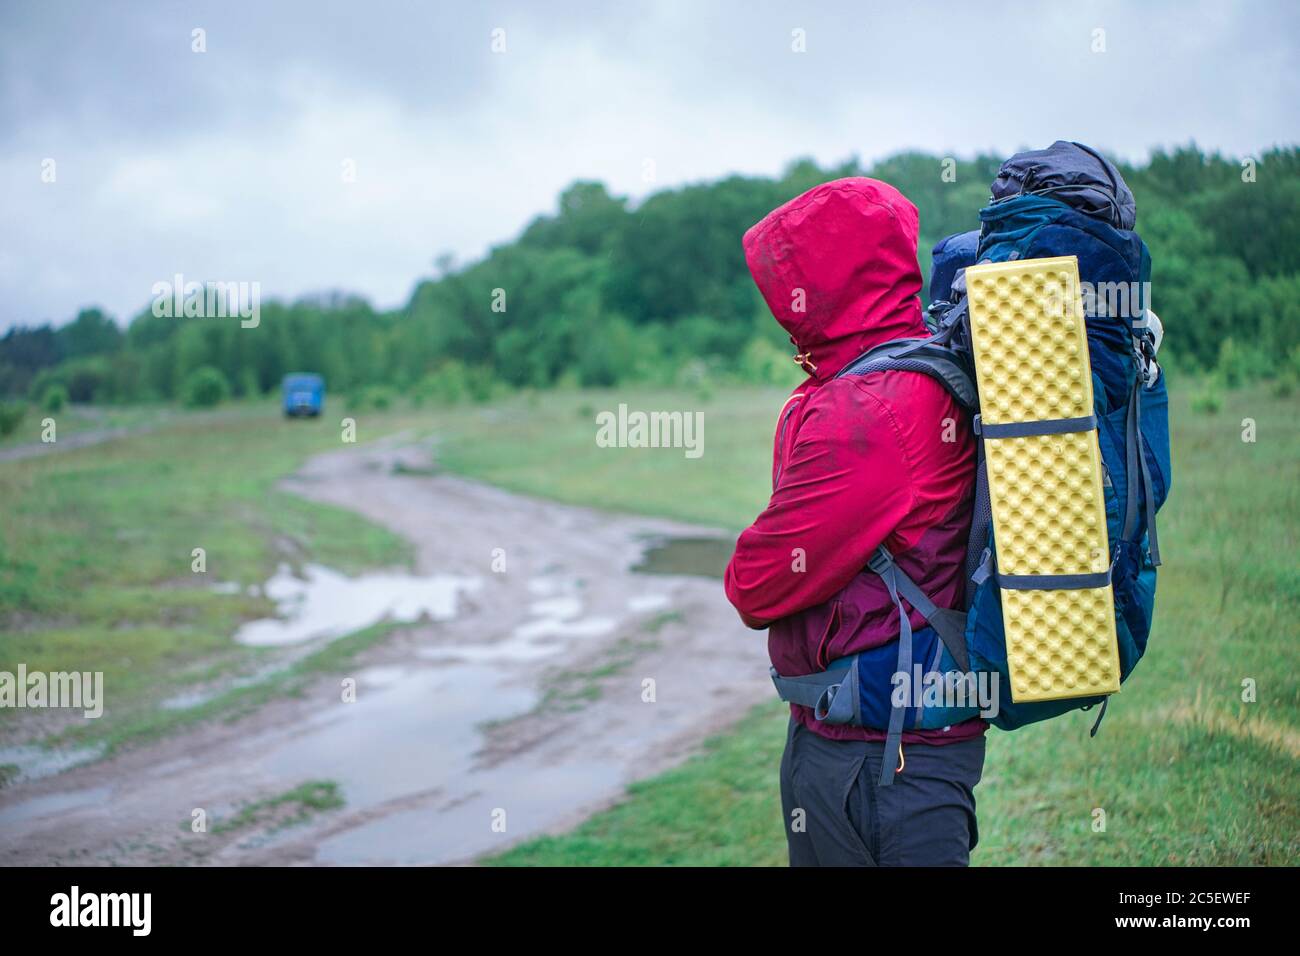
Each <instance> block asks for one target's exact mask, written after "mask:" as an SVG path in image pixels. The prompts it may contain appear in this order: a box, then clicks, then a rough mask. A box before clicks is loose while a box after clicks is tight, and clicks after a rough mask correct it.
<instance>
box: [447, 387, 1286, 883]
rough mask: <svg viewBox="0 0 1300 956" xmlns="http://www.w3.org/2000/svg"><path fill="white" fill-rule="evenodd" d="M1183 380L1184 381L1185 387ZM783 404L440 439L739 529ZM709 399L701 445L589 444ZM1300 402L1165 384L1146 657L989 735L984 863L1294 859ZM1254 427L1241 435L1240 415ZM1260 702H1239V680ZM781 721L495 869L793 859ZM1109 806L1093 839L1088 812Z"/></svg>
mask: <svg viewBox="0 0 1300 956" xmlns="http://www.w3.org/2000/svg"><path fill="white" fill-rule="evenodd" d="M1186 393H1193V394H1194V389H1188V390H1186ZM781 398H782V396H781V395H780V394H774V393H771V392H767V391H760V390H749V391H741V390H737V391H731V392H722V393H719V394H718V395H717V397H715V398H713V399H712V400H710V401H703V402H702V401H700V400H698V399H694V398H692V397H690V396H687V395H681V394H678V395H674V394H671V393H659V392H625V391H618V392H611V393H587V394H585V395H565V396H557V397H556V398H555V399H554V400H551V399H550V398H549V397H548V398H547V400H546V401H545V402H544V404H539V405H537V406H535V407H529V406H528V405H527V403H525V402H516V403H515V404H514V405H512V406H510V407H509V409H508V410H506V409H502V410H501V413H500V414H499V416H494V415H489V416H487V417H481V418H480V419H479V420H478V421H477V423H476V424H475V427H474V428H473V430H472V434H473V438H472V441H471V440H470V438H469V434H468V431H467V434H466V435H465V436H464V437H462V438H460V439H459V440H457V439H453V440H451V441H450V442H449V443H448V445H447V446H446V447H445V448H444V449H443V454H442V460H443V462H444V463H445V464H447V465H448V466H449V467H452V468H454V469H458V470H460V471H463V472H465V473H466V474H469V475H472V476H475V477H479V478H483V479H485V480H488V481H493V482H496V483H498V484H503V485H506V486H508V487H511V488H515V489H518V490H522V491H529V492H533V493H536V494H542V495H548V496H551V497H556V498H560V499H563V500H567V501H574V502H587V503H594V504H597V505H599V506H603V507H608V508H619V509H626V510H631V511H642V512H647V513H657V514H663V515H668V516H672V517H678V518H686V519H693V520H698V521H704V522H708V523H713V524H718V525H722V526H725V527H730V528H733V529H738V528H740V527H743V526H744V525H745V524H746V523H748V521H750V520H751V519H752V517H753V515H754V514H756V513H757V512H758V511H759V510H760V509H761V507H762V505H763V504H764V502H765V500H766V497H767V493H768V475H769V468H770V454H771V440H772V431H773V425H774V419H775V415H776V411H777V409H778V408H779V407H780V404H781ZM619 401H625V402H627V403H628V404H629V405H630V406H631V407H633V408H641V409H666V410H668V409H690V410H694V409H697V408H698V409H700V410H702V411H704V413H705V419H706V427H705V454H704V456H703V458H701V459H699V460H697V461H692V460H687V459H685V458H684V457H683V456H682V455H681V453H680V451H671V450H653V449H648V450H613V449H601V448H597V447H596V446H595V443H594V434H595V425H594V413H595V411H598V410H601V409H604V408H611V409H612V408H615V407H616V406H617V403H618V402H619ZM1297 413H1300V403H1297V402H1296V401H1295V400H1294V399H1293V398H1287V397H1279V396H1276V395H1273V394H1271V393H1270V392H1269V391H1268V390H1266V389H1264V388H1259V389H1255V390H1251V391H1237V392H1227V393H1224V394H1223V396H1222V405H1221V408H1220V409H1219V410H1217V411H1214V412H1212V413H1207V411H1206V410H1205V409H1204V408H1202V410H1200V411H1195V412H1194V411H1192V410H1191V409H1190V408H1189V406H1188V402H1187V400H1186V397H1185V392H1184V391H1180V390H1178V389H1176V397H1175V400H1174V403H1173V407H1172V410H1171V418H1172V425H1173V445H1174V449H1173V452H1174V467H1175V477H1174V487H1173V495H1172V497H1171V499H1170V502H1169V504H1168V506H1167V507H1166V508H1165V509H1164V510H1163V511H1162V513H1161V522H1160V530H1161V545H1162V550H1163V551H1164V557H1165V565H1164V567H1163V568H1162V569H1161V576H1160V589H1159V594H1158V597H1157V614H1156V628H1155V632H1154V634H1153V635H1152V638H1151V643H1150V646H1149V649H1148V653H1147V656H1146V658H1145V659H1144V661H1143V663H1142V665H1141V666H1140V667H1139V668H1138V670H1137V671H1136V672H1135V673H1134V675H1133V677H1132V678H1131V679H1130V680H1129V681H1128V682H1127V683H1126V684H1125V686H1124V690H1123V692H1122V693H1121V695H1120V696H1119V697H1117V698H1116V699H1115V700H1114V701H1113V702H1112V705H1111V707H1110V709H1109V713H1108V715H1107V717H1106V720H1105V722H1104V724H1103V725H1102V728H1101V731H1100V732H1099V735H1098V736H1097V737H1096V738H1095V739H1092V740H1090V739H1089V738H1088V727H1089V726H1090V724H1091V717H1092V715H1090V714H1083V713H1076V714H1072V715H1069V716H1067V717H1063V718H1060V719H1057V720H1054V721H1049V722H1047V723H1044V724H1040V725H1036V726H1031V727H1028V728H1024V729H1022V730H1019V731H1016V732H1015V733H1013V734H1004V733H1001V732H998V731H990V735H989V751H988V759H987V763H986V766H985V777H984V782H983V783H982V784H981V785H980V787H979V788H978V790H977V791H976V795H977V798H978V801H979V807H980V833H981V841H980V845H979V847H978V848H977V849H976V851H975V854H974V856H973V860H972V862H974V863H976V864H982V865H1004V864H1071V865H1120V864H1134V865H1159V864H1182V865H1222V864H1274V865H1277V864H1289V865H1294V864H1295V863H1296V862H1298V861H1300V845H1298V841H1297V834H1298V833H1300V812H1298V811H1297V799H1298V798H1300V777H1298V775H1297V758H1300V680H1297V676H1296V672H1295V668H1294V660H1295V647H1294V641H1295V638H1296V628H1295V620H1296V619H1297V615H1298V614H1300V569H1298V566H1297V561H1296V559H1295V556H1296V554H1297V546H1298V545H1300V542H1298V541H1297V536H1298V532H1300V414H1297ZM1246 418H1252V419H1254V420H1255V422H1256V424H1257V430H1258V438H1257V441H1256V442H1255V443H1253V444H1247V443H1243V442H1242V440H1241V436H1242V429H1243V425H1242V421H1243V419H1246ZM1247 679H1252V680H1254V681H1255V683H1256V686H1257V687H1258V701H1257V702H1256V703H1251V704H1246V703H1242V701H1241V693H1242V682H1243V680H1247ZM784 729H785V718H784V715H783V708H781V707H780V706H779V705H776V704H772V705H765V706H763V707H760V708H758V709H756V710H755V711H754V712H753V713H751V714H750V715H749V716H748V717H746V718H745V720H744V721H742V723H741V724H740V725H739V727H738V728H737V729H736V730H735V731H733V732H732V733H729V734H726V735H724V736H722V737H720V738H718V739H716V740H714V741H712V742H711V743H710V744H709V746H708V747H707V748H706V750H705V752H704V753H703V754H702V755H700V756H698V757H696V758H695V759H692V760H691V761H689V762H687V763H686V764H685V765H684V766H682V767H680V768H678V769H677V770H674V771H672V772H670V773H667V774H665V775H663V776H661V777H657V778H655V779H653V780H649V781H645V782H643V783H641V784H638V785H636V786H635V787H633V788H631V789H630V791H629V793H628V795H627V799H626V800H625V801H624V802H623V803H621V804H620V805H619V806H617V807H615V808H613V809H612V810H610V811H608V812H606V813H603V814H600V815H598V816H596V817H595V818H593V819H592V820H589V821H588V822H586V823H584V824H582V825H581V826H579V827H578V828H577V829H576V830H574V831H573V832H572V833H569V834H567V835H563V836H556V837H545V838H542V839H538V840H533V841H529V842H526V843H524V844H522V845H521V846H519V847H517V848H515V849H513V850H510V851H508V852H506V853H504V854H502V855H501V856H499V857H495V858H493V859H492V860H490V861H488V862H490V863H493V864H502V865H511V864H517V865H531V864H553V865H565V864H588V865H620V864H644V863H671V864H683V865H712V864H717V863H728V864H749V865H764V864H779V863H781V862H783V861H784V839H783V836H782V830H781V818H780V806H779V800H778V794H777V765H778V761H779V757H780V751H781V748H782V746H783V744H784ZM1096 808H1100V809H1102V810H1104V811H1105V814H1106V817H1105V821H1106V827H1105V831H1104V832H1094V830H1093V820H1094V814H1093V811H1094V809H1096Z"/></svg>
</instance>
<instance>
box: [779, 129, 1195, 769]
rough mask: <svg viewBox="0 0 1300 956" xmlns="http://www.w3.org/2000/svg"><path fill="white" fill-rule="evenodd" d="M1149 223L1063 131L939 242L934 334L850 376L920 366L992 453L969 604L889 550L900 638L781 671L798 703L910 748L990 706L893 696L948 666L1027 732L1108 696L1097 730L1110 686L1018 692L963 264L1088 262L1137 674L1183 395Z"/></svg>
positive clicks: (1093, 349) (867, 357)
mask: <svg viewBox="0 0 1300 956" xmlns="http://www.w3.org/2000/svg"><path fill="white" fill-rule="evenodd" d="M1134 219H1135V207H1134V203H1133V197H1132V193H1130V192H1129V190H1128V187H1127V186H1126V185H1125V184H1124V182H1123V180H1122V179H1121V178H1120V176H1119V173H1118V171H1117V170H1115V168H1114V167H1113V166H1112V165H1111V164H1110V163H1109V162H1108V161H1106V160H1105V159H1104V158H1102V157H1101V156H1100V155H1098V154H1096V153H1095V152H1093V151H1092V150H1089V149H1088V148H1087V147H1084V146H1080V145H1078V144H1074V143H1060V142H1058V143H1056V144H1054V145H1053V146H1052V147H1051V148H1049V149H1048V150H1042V151H1037V152H1033V153H1022V154H1018V155H1017V156H1014V157H1012V158H1011V159H1010V160H1008V161H1007V162H1006V163H1005V164H1003V167H1002V170H1001V171H1000V173H999V177H998V179H997V180H996V181H995V183H994V185H993V199H992V201H991V202H990V204H989V205H988V206H986V207H985V208H984V209H982V210H980V220H981V223H982V225H981V228H980V229H979V230H978V231H972V232H967V233H960V234H958V235H955V236H949V237H947V238H946V239H943V240H942V241H940V242H939V244H938V245H936V246H935V247H934V255H933V260H932V262H933V265H932V269H931V287H930V293H931V300H932V301H931V304H930V306H929V309H928V310H927V324H928V325H929V327H930V330H931V332H932V333H933V334H932V335H931V336H930V337H928V338H924V339H901V340H897V341H894V342H887V343H885V344H883V345H880V346H877V347H876V348H874V349H872V350H870V351H869V352H867V353H865V354H864V355H862V356H860V357H859V358H858V359H856V360H854V361H853V362H852V363H850V364H849V365H848V366H847V367H846V368H845V369H844V370H843V371H841V372H840V375H864V374H867V373H869V372H877V371H883V370H905V371H913V372H921V373H923V374H926V375H929V376H931V377H932V378H935V379H936V380H938V381H939V382H940V383H941V384H943V385H944V386H945V388H947V390H948V391H949V392H950V393H951V394H952V395H953V397H954V398H955V399H956V401H957V403H958V404H959V405H960V406H961V407H962V408H963V409H965V410H967V411H968V412H970V413H971V415H972V427H973V430H974V431H975V433H976V436H977V442H978V457H977V471H976V486H975V503H974V516H973V520H972V524H971V533H970V539H969V543H968V546H967V559H966V594H965V605H966V606H965V608H962V609H956V608H941V607H937V606H936V605H935V604H934V602H933V601H931V600H930V599H929V598H928V597H927V596H926V595H925V594H924V593H923V592H922V591H921V589H920V588H919V587H917V586H916V584H915V583H914V582H913V581H911V579H910V578H909V577H908V576H907V575H906V574H905V573H904V572H903V571H902V570H901V569H900V568H898V566H897V565H896V564H895V563H894V561H893V558H892V556H891V555H890V554H889V552H888V551H887V550H886V549H885V548H883V547H881V548H880V549H879V550H878V551H877V552H876V554H875V555H874V556H873V558H872V560H871V562H870V565H869V567H870V569H871V570H872V571H874V572H876V573H877V574H879V575H880V576H881V578H882V579H883V580H884V582H885V585H886V587H887V589H888V591H889V594H890V596H891V597H892V598H893V600H894V603H895V605H896V606H897V608H898V611H899V618H900V633H899V641H898V645H897V647H895V646H894V645H893V644H892V643H891V644H888V645H885V646H882V647H878V648H874V649H872V650H869V651H864V652H862V653H860V654H857V655H854V656H853V657H850V658H845V659H843V660H839V661H833V662H831V665H830V667H829V668H828V669H827V671H825V672H823V673H820V674H812V675H807V676H805V677H794V678H786V677H781V676H780V675H777V674H776V673H775V672H773V675H772V677H773V680H774V682H775V683H776V685H777V690H778V693H780V695H781V697H782V698H783V699H785V700H789V701H792V702H794V703H800V704H805V705H806V706H809V707H812V708H813V709H814V714H815V716H816V717H817V719H819V720H824V721H827V722H830V723H848V724H856V725H859V726H867V727H881V728H886V729H887V736H886V742H885V752H886V753H887V754H890V753H897V749H898V743H899V741H900V740H901V734H902V731H903V730H904V729H938V728H942V727H946V726H948V725H951V724H955V723H958V722H960V721H963V720H967V719H969V718H971V717H974V716H976V715H977V714H979V713H980V707H979V706H978V705H977V704H974V703H972V704H971V706H949V705H946V704H944V703H938V704H937V705H933V704H932V705H929V706H927V705H926V704H925V703H924V702H922V703H919V704H918V703H915V702H908V701H906V700H904V701H903V703H901V704H900V703H898V702H897V701H896V700H892V699H891V689H892V688H893V686H894V675H895V674H905V675H909V676H910V675H912V674H913V673H916V672H917V668H921V670H920V673H922V674H923V675H935V676H936V677H939V678H940V686H942V684H941V681H942V675H952V674H958V675H965V676H966V677H967V678H979V677H980V676H982V675H993V674H997V675H998V677H997V682H996V683H997V687H998V695H999V700H998V712H997V714H996V716H993V717H991V718H990V722H991V723H992V724H993V725H994V726H996V727H998V728H1000V729H1002V730H1014V729H1016V728H1018V727H1023V726H1025V725H1026V724H1030V723H1035V722H1037V721H1040V720H1046V719H1048V718H1051V717H1056V716H1058V715H1060V714H1064V713H1067V712H1069V711H1072V710H1077V709H1084V710H1087V709H1090V708H1091V707H1093V706H1095V705H1097V704H1099V703H1100V704H1101V710H1100V712H1099V714H1098V717H1097V720H1096V722H1095V723H1094V724H1093V727H1092V730H1091V734H1094V735H1095V734H1096V732H1097V728H1098V726H1099V725H1100V723H1101V717H1102V716H1104V714H1105V708H1106V703H1107V701H1108V700H1109V698H1108V697H1082V698H1074V699H1069V700H1053V701H1039V702H1027V703H1015V702H1013V701H1012V699H1011V680H1010V674H1009V672H1008V667H1007V651H1006V638H1005V635H1004V633H1003V618H1002V606H1001V590H1000V587H1001V586H1008V585H1007V584H1006V583H1005V582H1004V583H1003V584H1001V585H1000V584H999V580H998V575H997V542H996V541H995V540H994V538H993V524H992V520H991V519H992V512H991V508H990V504H989V490H988V480H987V476H986V472H985V463H984V447H983V439H982V438H980V437H979V431H980V424H979V395H978V392H977V389H976V386H975V375H974V362H973V358H972V354H971V350H970V320H969V315H968V313H967V310H966V300H965V275H964V270H965V268H966V267H967V266H970V265H973V264H975V263H976V262H1003V261H1008V260H1013V259H1037V258H1048V257H1054V256H1070V255H1072V256H1076V257H1077V258H1078V262H1079V279H1080V283H1081V285H1082V287H1083V289H1084V303H1083V304H1084V312H1085V324H1086V330H1087V338H1088V351H1089V357H1090V360H1091V364H1092V377H1093V413H1094V416H1095V418H1096V428H1097V433H1098V443H1099V446H1100V450H1101V458H1102V468H1103V488H1104V492H1105V505H1106V524H1107V532H1108V536H1109V541H1110V551H1111V555H1110V557H1111V565H1110V580H1111V586H1112V588H1113V591H1114V597H1115V623H1116V631H1117V636H1118V641H1119V657H1120V680H1121V681H1123V680H1125V679H1127V677H1128V675H1129V674H1130V673H1131V672H1132V670H1133V668H1134V667H1135V666H1136V665H1137V662H1138V661H1139V660H1140V659H1141V657H1142V655H1143V653H1144V652H1145V651H1146V645H1147V638H1148V636H1149V635H1150V633H1151V623H1152V616H1153V613H1154V607H1155V589H1156V566H1157V565H1159V564H1160V549H1159V544H1158V540H1157V534H1156V512H1157V511H1158V510H1159V509H1160V507H1161V505H1163V504H1164V501H1165V498H1166V496H1167V495H1168V493H1169V485H1170V478H1171V468H1170V455H1169V427H1168V398H1167V394H1166V391H1165V381H1164V376H1163V374H1162V373H1161V372H1160V369H1159V366H1158V365H1157V364H1156V362H1155V346H1156V344H1157V340H1156V337H1155V335H1154V333H1153V330H1152V328H1151V325H1150V323H1149V321H1148V302H1147V294H1148V293H1147V290H1148V289H1149V282H1150V275H1151V258H1150V254H1149V253H1148V251H1147V247H1146V245H1145V243H1143V242H1142V240H1141V238H1139V236H1138V235H1137V233H1136V232H1134V231H1132V227H1133V225H1134ZM903 601H906V602H907V604H909V605H910V606H911V607H913V608H915V609H916V610H917V611H919V612H921V613H922V614H923V615H924V617H925V618H926V621H927V626H926V627H923V628H919V629H917V630H916V631H915V633H913V630H912V627H911V625H910V623H909V621H908V614H907V612H906V609H905V608H904V607H903V603H902V602H903ZM949 683H951V681H949ZM985 684H986V686H987V685H988V684H991V682H985ZM893 775H894V767H893V766H892V765H891V761H888V760H886V761H884V762H883V766H882V768H881V779H880V782H881V784H883V785H888V784H889V783H890V782H892V779H893Z"/></svg>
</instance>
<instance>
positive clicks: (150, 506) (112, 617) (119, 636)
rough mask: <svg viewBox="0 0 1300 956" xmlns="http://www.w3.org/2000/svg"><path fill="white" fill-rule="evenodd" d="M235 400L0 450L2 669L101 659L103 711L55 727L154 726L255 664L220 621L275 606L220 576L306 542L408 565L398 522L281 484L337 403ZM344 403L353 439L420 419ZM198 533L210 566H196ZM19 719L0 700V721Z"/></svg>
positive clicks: (255, 573)
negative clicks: (51, 449)
mask: <svg viewBox="0 0 1300 956" xmlns="http://www.w3.org/2000/svg"><path fill="white" fill-rule="evenodd" d="M232 412H233V413H232V414H225V415H221V416H214V415H212V414H209V413H200V414H190V415H178V416H176V417H175V418H174V419H173V420H170V421H168V422H166V423H165V424H163V425H162V426H160V427H159V428H158V430H157V431H153V432H150V433H148V434H141V435H136V436H132V437H127V438H122V439H118V440H115V441H112V442H108V443H105V444H102V445H95V446H92V447H87V448H82V449H75V450H70V451H65V452H59V453H56V454H50V455H45V456H40V457H37V458H30V459H26V460H22V461H16V462H6V463H3V465H0V501H3V502H4V507H5V513H4V522H3V524H0V633H3V635H4V638H3V640H2V641H0V670H11V671H12V670H13V669H15V668H16V666H17V664H18V663H19V662H22V663H25V664H26V665H27V667H28V669H29V670H49V671H56V670H65V669H76V670H82V671H103V672H104V682H105V693H106V698H107V701H106V713H105V715H104V717H102V718H100V719H99V720H97V721H87V722H80V721H79V722H77V723H76V724H75V725H74V726H73V727H72V728H71V730H70V732H69V734H68V736H67V737H65V738H60V742H68V741H69V740H77V741H79V742H89V741H96V740H103V741H107V742H108V743H109V744H110V745H111V746H113V747H115V746H117V745H119V744H120V743H123V742H125V741H127V740H129V739H130V738H132V737H133V736H137V735H138V736H145V737H149V736H155V735H157V734H158V733H160V732H162V731H163V730H165V729H166V728H167V727H168V726H170V725H172V724H180V723H184V722H188V721H190V720H192V719H193V717H194V715H192V714H187V712H186V711H164V710H159V709H158V708H157V707H156V704H157V702H158V700H160V699H162V698H164V697H168V696H171V695H173V694H175V693H176V692H177V691H178V690H180V689H183V687H184V686H186V685H187V684H193V683H198V682H203V681H208V680H212V679H213V678H215V677H218V676H220V675H222V674H225V673H235V672H247V671H250V670H256V669H257V668H258V667H259V666H263V665H264V663H265V661H266V659H267V658H266V655H267V654H268V653H270V652H268V651H266V650H264V649H251V648H243V647H239V646H237V645H235V644H234V643H233V642H232V641H231V640H230V636H231V634H232V633H233V632H234V631H235V629H236V628H237V627H238V625H239V624H240V623H241V622H242V621H244V620H247V619H249V618H252V617H261V616H265V615H267V614H269V613H272V612H273V610H274V609H273V607H272V605H271V604H270V602H269V601H267V600H265V599H263V598H260V597H254V596H248V595H247V594H245V593H243V591H242V589H241V591H240V592H239V593H234V594H227V593H218V592H217V591H215V590H213V588H212V585H214V584H216V583H217V582H237V583H238V584H240V585H241V586H247V585H251V584H254V583H257V584H260V583H261V582H263V581H264V580H265V579H266V578H267V577H269V576H270V575H271V574H272V573H273V572H274V570H275V567H276V565H277V564H278V563H280V562H282V561H287V562H289V563H291V564H294V563H297V562H299V561H301V560H303V559H304V558H306V557H308V556H309V557H310V559H311V560H313V561H318V562H321V563H324V564H327V565H330V566H332V567H337V568H340V569H342V570H345V571H360V570H362V569H363V568H369V567H374V566H376V565H394V564H399V565H409V562H410V560H411V550H410V546H409V544H408V543H407V542H405V541H404V540H402V539H401V538H399V537H397V536H396V535H393V534H391V533H389V532H387V531H385V530H384V529H381V528H379V527H377V526H375V525H373V524H371V523H369V522H367V521H365V520H363V519H362V518H360V517H359V516H357V515H355V514H353V513H351V512H349V511H345V510H343V509H339V508H333V507H329V506H325V505H320V504H316V503H312V502H307V501H304V500H303V499H301V498H299V497H297V496H295V495H291V494H288V493H286V492H282V491H279V490H277V489H276V487H275V486H276V482H277V481H279V480H280V479H281V478H283V477H284V476H286V475H289V474H291V473H292V472H293V471H294V470H295V469H296V468H297V467H298V466H299V465H300V464H301V463H302V462H303V460H304V459H305V458H307V457H308V456H309V455H311V454H313V453H315V452H320V451H327V450H335V449H338V448H340V447H342V446H341V442H340V429H339V427H338V420H337V419H336V418H333V417H326V418H323V419H321V420H317V421H292V422H287V421H284V420H282V419H281V418H280V416H279V415H278V413H277V411H276V409H275V408H274V407H273V406H272V405H270V404H266V405H260V406H245V407H244V408H242V409H236V410H232ZM354 417H356V418H357V420H358V428H359V435H360V437H361V438H363V439H370V438H375V437H379V436H380V435H382V434H384V433H386V432H390V431H392V430H394V429H397V428H400V427H407V426H411V425H413V424H418V425H424V426H427V424H428V420H427V416H425V417H421V418H414V417H412V416H410V415H409V414H408V415H405V416H404V415H401V414H396V413H385V414H382V415H381V414H378V413H367V414H361V415H355V416H354ZM195 548H203V549H204V551H205V552H206V565H207V567H206V572H205V573H195V572H194V571H193V570H192V562H193V560H194V559H193V557H192V552H193V550H194V549H195ZM242 693H243V694H245V695H247V694H250V693H252V692H251V691H249V690H247V689H245V690H244V691H243V692H242ZM209 709H210V708H207V707H205V708H202V709H201V710H202V711H203V712H206V711H207V710H209ZM14 719H15V712H14V711H10V710H5V711H0V728H4V727H5V726H6V725H7V723H8V722H9V721H11V720H14Z"/></svg>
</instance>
